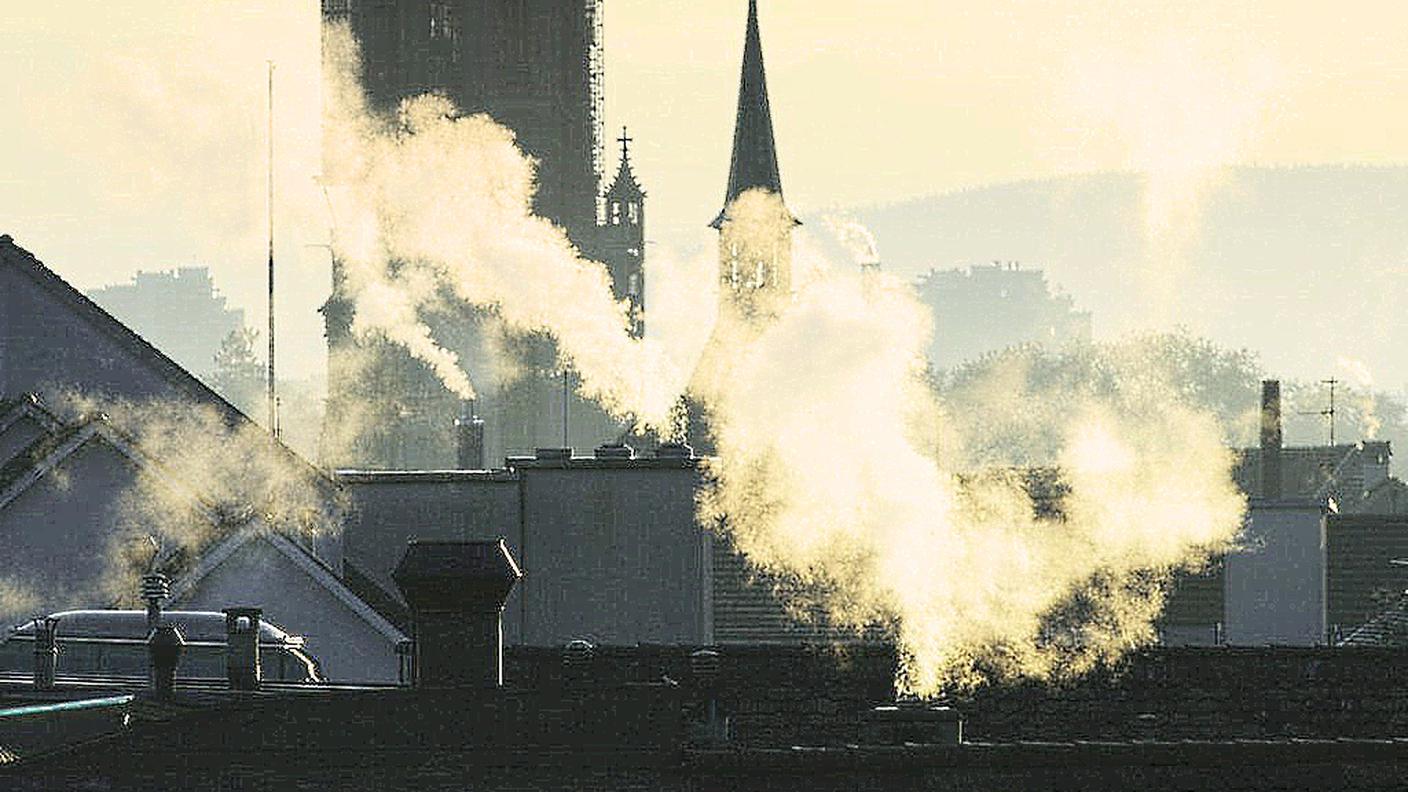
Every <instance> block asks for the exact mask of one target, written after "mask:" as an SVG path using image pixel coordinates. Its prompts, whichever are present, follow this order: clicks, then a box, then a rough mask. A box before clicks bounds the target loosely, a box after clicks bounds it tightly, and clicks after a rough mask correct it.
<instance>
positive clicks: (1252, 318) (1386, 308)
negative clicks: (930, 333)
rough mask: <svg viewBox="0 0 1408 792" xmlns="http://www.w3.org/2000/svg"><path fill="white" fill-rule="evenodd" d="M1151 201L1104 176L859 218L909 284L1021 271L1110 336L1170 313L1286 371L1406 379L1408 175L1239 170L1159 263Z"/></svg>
mask: <svg viewBox="0 0 1408 792" xmlns="http://www.w3.org/2000/svg"><path fill="white" fill-rule="evenodd" d="M1142 194H1143V179H1142V177H1140V176H1137V175H1133V174H1096V175H1088V176H1072V177H1066V178H1057V179H1049V180H1044V181H1029V182H1017V183H1012V184H1002V185H994V186H990V187H983V188H976V189H970V190H964V191H960V192H955V193H949V194H945V195H937V196H933V197H929V198H922V199H916V200H911V201H905V202H901V203H896V204H892V205H888V206H879V207H868V208H861V209H856V210H853V212H852V214H854V216H856V217H858V218H859V219H860V220H862V221H863V222H864V223H866V224H867V225H868V226H869V227H870V228H871V230H872V231H874V232H875V235H876V237H877V238H878V240H879V248H880V255H881V258H882V259H883V261H884V266H885V267H886V269H888V270H890V271H892V272H896V273H898V274H901V275H904V276H917V275H918V274H920V273H922V272H924V271H926V270H928V269H929V268H931V267H937V268H950V267H956V266H962V265H965V264H972V263H978V262H986V261H992V260H1004V261H1021V262H1022V263H1023V264H1025V265H1029V266H1035V267H1042V268H1044V269H1045V270H1046V272H1047V275H1048V278H1049V279H1050V280H1051V282H1052V283H1053V284H1055V285H1057V286H1059V287H1061V288H1063V289H1064V290H1066V291H1067V292H1069V293H1070V294H1071V295H1072V296H1073V297H1074V299H1075V303H1076V305H1077V306H1078V307H1080V308H1083V309H1087V310H1090V311H1092V312H1093V314H1094V320H1095V329H1096V332H1097V334H1101V333H1105V334H1108V333H1110V332H1113V331H1117V330H1120V329H1124V328H1127V327H1131V326H1138V325H1140V324H1142V323H1145V321H1146V320H1147V319H1148V318H1149V317H1150V316H1154V315H1158V316H1159V317H1160V321H1161V322H1166V323H1178V324H1183V325H1186V326H1187V327H1189V328H1190V329H1191V330H1193V331H1195V332H1198V333H1204V334H1207V335H1209V336H1210V337H1212V338H1213V339H1214V340H1216V341H1218V342H1219V343H1221V344H1223V345H1225V346H1231V347H1244V346H1245V347H1248V348H1251V349H1253V350H1255V351H1258V352H1260V353H1261V354H1262V356H1263V360H1264V361H1265V363H1266V365H1267V367H1268V368H1269V369H1270V370H1271V371H1272V372H1273V373H1277V374H1282V375H1288V376H1289V375H1294V376H1300V377H1305V378H1315V377H1318V376H1328V375H1330V374H1338V375H1340V376H1345V375H1346V373H1347V369H1346V367H1345V365H1344V364H1342V363H1341V362H1340V359H1341V358H1343V359H1345V360H1346V361H1348V360H1350V359H1353V360H1358V361H1361V362H1362V363H1363V364H1365V365H1366V366H1367V367H1368V370H1369V371H1371V372H1372V373H1373V375H1374V378H1375V380H1376V384H1377V385H1378V386H1379V387H1390V388H1395V389H1396V388H1399V387H1402V386H1403V385H1404V383H1408V310H1405V309H1408V168H1394V167H1338V166H1326V167H1300V168H1242V169H1237V170H1234V171H1232V172H1230V173H1229V174H1228V178H1227V179H1226V180H1224V181H1223V183H1221V184H1220V185H1218V186H1216V187H1215V188H1213V189H1211V190H1209V191H1208V193H1207V195H1206V198H1205V201H1204V203H1203V205H1202V210H1201V212H1200V215H1199V217H1200V223H1199V227H1198V228H1197V229H1196V231H1195V233H1194V234H1192V235H1190V236H1189V243H1188V245H1187V246H1186V250H1187V255H1186V256H1185V257H1183V259H1182V260H1179V261H1157V262H1153V261H1149V260H1148V259H1149V257H1148V256H1146V253H1145V244H1144V218H1143V209H1142ZM1150 284H1156V285H1158V284H1170V285H1171V286H1172V288H1163V289H1161V288H1151V286H1150ZM1163 292H1169V293H1167V294H1164V293H1163ZM1154 303H1158V305H1157V306H1156V305H1154ZM1155 307H1161V308H1164V309H1166V310H1164V311H1163V312H1162V313H1161V312H1159V311H1155V310H1154V308H1155Z"/></svg>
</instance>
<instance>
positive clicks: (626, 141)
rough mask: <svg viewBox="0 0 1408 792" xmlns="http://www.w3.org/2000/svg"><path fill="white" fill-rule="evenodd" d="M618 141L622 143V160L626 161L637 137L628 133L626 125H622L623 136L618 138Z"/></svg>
mask: <svg viewBox="0 0 1408 792" xmlns="http://www.w3.org/2000/svg"><path fill="white" fill-rule="evenodd" d="M616 142H617V143H620V144H621V161H622V162H625V161H626V160H628V159H630V158H631V144H632V143H634V142H635V138H633V137H630V136H629V135H627V134H626V128H625V127H624V126H623V127H621V137H618V138H616Z"/></svg>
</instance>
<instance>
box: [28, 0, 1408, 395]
mask: <svg viewBox="0 0 1408 792" xmlns="http://www.w3.org/2000/svg"><path fill="white" fill-rule="evenodd" d="M317 5H318V4H317V3H316V2H313V0H305V1H304V2H290V1H289V0H240V1H239V2H235V1H234V0H128V2H113V1H112V0H108V1H106V2H96V1H92V2H67V3H62V4H52V3H10V4H8V6H9V7H7V8H6V10H5V12H4V22H5V29H6V32H5V35H4V36H3V37H0V73H4V74H5V75H6V78H5V79H4V80H3V81H0V107H3V108H4V111H3V112H0V141H3V143H2V144H0V231H3V232H5V233H10V234H12V235H13V236H15V238H16V239H17V241H19V242H20V243H21V244H22V245H25V246H26V247H28V248H30V249H31V250H33V251H34V252H35V253H37V254H38V255H39V256H40V257H41V258H42V259H44V260H45V261H46V262H48V263H49V264H50V265H51V266H52V267H53V268H54V269H56V270H57V271H58V272H59V273H60V274H61V275H63V276H64V277H66V278H68V279H69V280H70V281H71V282H73V283H75V284H76V285H78V286H80V287H85V288H86V287H91V286H96V285H100V284H104V283H110V282H115V281H120V280H124V279H126V278H127V277H128V276H129V275H130V274H131V273H132V272H133V271H135V270H137V269H143V268H145V269H154V268H164V267H172V266H176V265H182V264H190V263H192V262H196V263H200V264H205V265H209V266H211V267H213V268H214V269H215V276H216V279H217V282H218V283H219V284H220V286H221V288H222V289H223V290H224V291H225V292H226V293H227V294H229V295H230V296H231V297H232V298H233V300H234V301H235V302H236V303H237V304H239V305H241V306H242V307H244V308H246V309H248V310H249V311H250V315H251V318H253V317H254V316H259V315H261V314H262V311H263V296H262V290H263V270H262V264H263V234H264V230H263V225H264V221H263V216H264V211H265V208H264V194H263V190H264V183H263V176H262V169H263V157H264V153H263V134H264V132H263V128H264V120H265V119H264V114H263V100H264V97H263V91H264V68H265V66H264V63H265V60H266V59H271V58H272V59H274V60H276V61H277V62H278V64H279V65H278V72H277V74H278V85H279V89H278V91H279V100H278V102H277V108H278V111H277V112H278V116H279V118H280V125H279V131H278V134H277V141H278V148H279V152H280V162H281V167H280V172H279V178H278V182H279V186H280V196H281V197H280V201H279V212H278V213H279V225H280V231H281V233H280V246H279V255H280V260H281V261H284V262H286V267H287V269H286V271H285V274H284V277H283V284H284V287H285V288H286V290H287V292H286V293H285V295H284V298H283V303H282V304H283V308H282V309H281V312H280V313H281V317H282V319H283V323H284V325H283V326H284V327H285V328H288V333H289V334H288V335H287V336H285V338H284V348H285V349H286V351H287V352H286V356H285V357H284V358H283V362H284V363H286V364H287V365H288V366H289V369H288V370H284V371H282V372H281V373H282V374H284V375H286V376H299V375H300V374H301V373H303V372H307V371H313V370H317V369H320V368H321V365H322V350H323V346H322V338H321V328H320V325H319V323H318V318H317V316H316V315H315V314H314V313H313V309H314V308H315V307H316V306H317V304H319V303H320V302H321V300H322V299H323V297H324V296H325V294H326V284H327V271H326V267H327V261H326V259H327V255H326V251H325V250H323V249H321V248H317V247H312V245H316V244H318V243H322V242H325V241H326V239H327V233H328V229H327V218H326V215H325V213H321V206H320V202H319V196H318V194H317V190H316V186H315V184H314V182H313V176H314V175H315V174H316V171H317V152H316V143H317V134H316V129H317V106H318V100H317V81H316V72H317V47H318V38H317V36H318V31H317ZM606 9H607V17H606V45H607V57H606V63H607V69H608V77H607V84H608V94H607V98H608V102H607V124H608V131H609V132H610V133H611V134H610V135H609V137H615V135H616V134H617V131H618V130H619V127H620V125H621V124H622V123H626V124H629V125H630V127H631V134H632V136H633V137H635V138H636V141H637V142H636V144H635V148H634V151H635V160H636V162H637V165H638V174H639V176H640V178H641V180H642V181H643V183H644V184H645V186H646V189H647V190H648V191H649V193H650V199H649V200H650V204H649V222H650V236H651V237H652V238H653V239H655V240H657V241H659V242H661V243H664V244H669V245H672V246H677V247H687V246H691V245H698V244H705V243H707V242H708V241H709V236H708V230H707V229H706V228H705V227H704V224H705V223H707V222H708V221H709V220H710V219H711V218H712V217H713V216H714V215H715V214H716V213H717V211H718V209H719V206H718V204H719V202H720V201H721V199H722V195H723V190H724V181H725V178H726V175H727V169H728V148H729V143H730V140H729V138H730V135H731V132H732V119H733V104H734V101H735V91H736V89H737V79H738V66H739V58H740V54H741V45H742V34H743V24H744V13H745V9H746V2H744V0H727V1H724V0H706V1H705V2H699V1H698V0H693V1H691V2H683V1H681V0H606ZM761 15H762V20H761V21H762V29H763V44H764V50H765V55H766V61H767V66H768V76H769V79H770V83H771V85H770V88H771V96H772V106H773V111H774V115H775V121H776V125H777V139H778V145H779V147H780V155H781V166H782V175H783V180H784V185H785V187H786V190H787V196H788V200H789V203H790V204H792V207H793V209H794V210H795V211H797V212H799V213H801V214H802V215H803V217H804V219H805V218H806V216H807V213H809V212H810V213H817V212H819V211H820V210H822V209H824V208H826V207H834V206H848V205H855V204H862V203H872V202H884V201H894V200H899V199H904V198H907V197H913V196H917V195H923V194H929V193H935V192H944V191H949V190H954V189H960V188H964V187H971V186H977V185H984V184H990V183H993V182H1001V181H1008V180H1014V179H1023V178H1031V177H1042V176H1048V175H1053V174H1060V173H1073V172H1083V171H1098V170H1112V169H1115V170H1119V169H1133V170H1140V171H1147V172H1150V173H1151V174H1154V176H1155V179H1154V184H1155V185H1156V189H1155V191H1154V193H1152V194H1151V202H1152V204H1153V205H1152V207H1151V211H1152V212H1153V213H1154V214H1156V215H1157V217H1153V218H1152V219H1151V222H1153V223H1155V224H1157V223H1159V222H1164V223H1166V224H1169V225H1171V226H1172V227H1173V229H1174V230H1173V232H1172V236H1174V237H1176V236H1178V234H1179V233H1180V230H1181V226H1180V224H1186V223H1195V222H1196V211H1192V212H1189V211H1187V209H1188V205H1189V204H1193V203H1195V199H1196V198H1197V196H1198V194H1199V189H1200V186H1201V185H1203V184H1204V183H1205V181H1206V179H1207V174H1208V173H1209V172H1210V170H1209V169H1211V168H1215V167H1216V166H1218V165H1223V164H1229V163H1323V162H1369V163H1400V162H1404V161H1408V10H1405V9H1404V8H1403V7H1402V6H1401V5H1399V4H1390V3H1353V2H1344V3H1338V4H1333V5H1330V4H1321V3H1288V2H1284V0H1283V1H1281V2H1259V1H1254V0H1243V2H1238V3H1227V2H1182V3H1176V4H1174V3H1164V2H1132V1H1131V0H1120V1H1119V2H1103V1H1099V0H1070V1H1068V2H1062V3H1048V2H1031V1H1030V0H1028V2H1020V3H1018V2H984V3H940V2H932V0H892V1H891V2H878V3H857V2H854V0H851V1H849V2H841V1H840V0H763V2H762V3H761ZM614 150H615V149H614V146H612V147H610V148H609V149H608V151H609V152H612V159H611V167H612V168H614V165H615V163H614ZM880 244H881V249H882V252H883V247H884V240H883V239H882V240H880ZM1171 244H1174V245H1175V247H1176V243H1171ZM935 263H936V264H939V265H946V264H958V263H960V262H935ZM1089 307H1092V308H1094V309H1095V310H1096V311H1097V312H1098V311H1099V306H1089Z"/></svg>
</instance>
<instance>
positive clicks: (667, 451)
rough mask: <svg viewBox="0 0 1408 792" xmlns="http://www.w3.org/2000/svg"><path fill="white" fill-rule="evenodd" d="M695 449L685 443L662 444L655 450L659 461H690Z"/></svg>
mask: <svg viewBox="0 0 1408 792" xmlns="http://www.w3.org/2000/svg"><path fill="white" fill-rule="evenodd" d="M693 456H694V449H693V448H691V447H689V446H688V445H686V444H684V443H661V444H660V445H659V447H657V448H656V449H655V457H656V458H657V459H690V458H692V457H693Z"/></svg>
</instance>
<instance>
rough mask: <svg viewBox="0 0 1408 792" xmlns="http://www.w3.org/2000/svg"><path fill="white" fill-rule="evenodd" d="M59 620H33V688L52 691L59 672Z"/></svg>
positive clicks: (48, 617)
mask: <svg viewBox="0 0 1408 792" xmlns="http://www.w3.org/2000/svg"><path fill="white" fill-rule="evenodd" d="M58 639H59V620H58V619H56V618H54V617H53V616H45V617H44V618H40V619H35V620H34V687H35V689H36V690H53V689H54V679H55V677H57V676H58V670H59V640H58Z"/></svg>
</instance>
